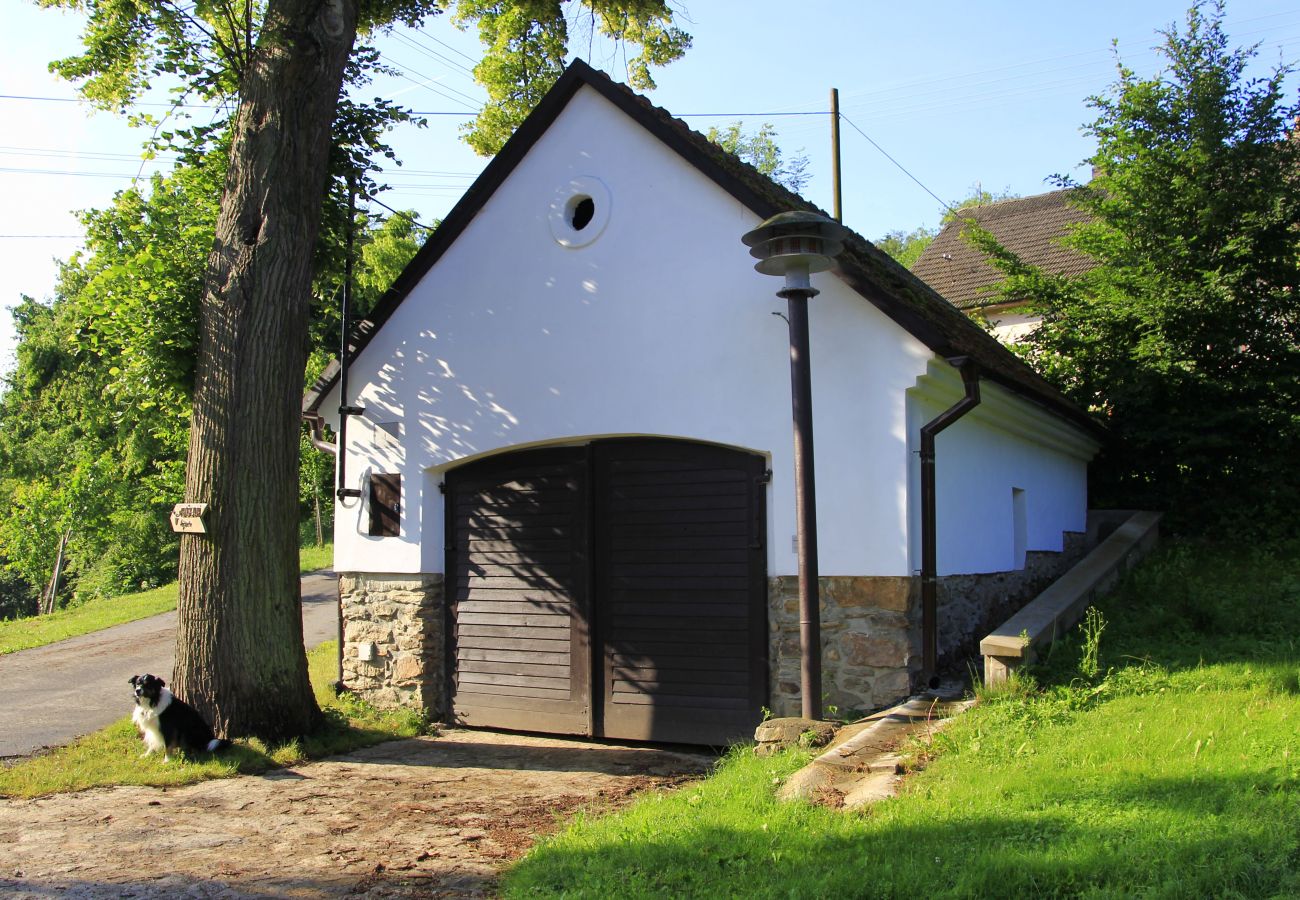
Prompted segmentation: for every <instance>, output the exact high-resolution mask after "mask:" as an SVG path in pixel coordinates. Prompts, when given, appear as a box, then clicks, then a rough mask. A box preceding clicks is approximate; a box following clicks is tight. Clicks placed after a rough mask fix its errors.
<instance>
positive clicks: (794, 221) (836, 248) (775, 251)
mask: <svg viewBox="0 0 1300 900" xmlns="http://www.w3.org/2000/svg"><path fill="white" fill-rule="evenodd" d="M844 233H845V229H844V227H843V226H842V225H840V224H839V223H838V222H835V221H833V220H831V219H828V218H826V217H825V216H821V215H817V214H816V213H810V212H786V213H780V214H779V215H775V216H773V217H772V218H770V219H768V220H767V221H766V222H764V223H763V224H761V225H759V226H758V227H757V228H755V229H754V230H753V231H751V232H749V233H748V234H746V235H745V236H744V237H742V238H741V240H742V241H744V243H745V245H746V246H748V247H749V248H750V251H749V253H750V255H751V256H753V257H755V258H757V259H758V262H757V263H755V265H754V268H755V269H756V270H758V271H759V272H761V273H763V274H764V275H782V276H784V277H785V286H784V287H783V288H782V289H781V290H779V291H777V292H776V295H777V296H778V297H784V298H785V299H786V302H787V303H788V305H789V311H790V317H789V320H788V321H789V324H790V399H791V408H792V413H793V419H794V490H795V528H796V534H797V536H798V548H799V653H800V665H799V675H800V678H799V681H800V685H799V688H800V692H801V694H802V698H801V699H802V702H803V717H804V718H805V719H814V720H817V719H820V718H821V717H822V693H821V681H822V674H821V670H822V655H821V611H820V608H819V604H818V588H817V487H816V483H815V480H814V472H813V469H814V465H813V415H812V367H811V365H810V359H809V355H808V300H809V299H810V298H812V297H815V296H817V294H818V293H819V292H818V290H817V289H816V288H815V287H813V286H812V282H811V280H810V279H809V276H810V275H811V274H812V273H813V272H824V271H826V270H827V269H829V268H830V267H831V266H832V265H834V257H835V256H836V255H837V254H839V252H840V251H841V250H842V249H844V244H843V238H844Z"/></svg>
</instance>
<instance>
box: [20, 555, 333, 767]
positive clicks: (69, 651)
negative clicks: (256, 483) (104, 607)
mask: <svg viewBox="0 0 1300 900" xmlns="http://www.w3.org/2000/svg"><path fill="white" fill-rule="evenodd" d="M337 583H338V581H337V577H336V576H335V575H334V574H333V573H332V572H316V573H313V574H311V575H304V576H303V579H302V628H303V642H304V643H305V644H306V645H307V648H308V649H311V648H312V647H315V646H316V645H317V644H320V643H322V642H324V641H328V640H333V638H334V636H335V634H336V633H337V631H336V629H337V627H338V626H337V621H338V620H337V616H338V589H337V587H336V585H337ZM175 634H176V613H175V612H169V613H163V614H162V615H160V616H152V617H150V618H148V619H139V620H137V621H135V622H127V623H126V624H125V625H115V626H114V627H112V628H106V629H104V630H103V631H97V632H95V633H94V634H83V635H82V636H81V637H75V638H69V639H68V640H66V641H60V642H59V643H57V644H47V645H46V646H44V647H35V648H33V649H31V650H22V651H20V652H18V653H8V654H5V655H3V656H0V760H3V759H6V758H12V757H21V756H28V755H30V754H32V753H34V752H36V751H37V750H40V749H42V748H45V747H57V746H60V745H62V744H66V743H68V742H69V741H71V740H72V739H74V738H77V737H80V736H81V735H83V734H88V733H90V732H92V731H98V730H99V729H100V728H103V727H104V726H105V725H108V724H110V723H112V722H115V721H117V720H118V719H120V718H121V717H122V716H124V715H126V714H127V713H129V712H130V711H131V689H130V687H129V686H128V685H127V683H126V682H127V679H128V678H130V677H131V676H132V675H136V674H139V673H141V672H153V673H154V674H156V675H162V676H163V678H165V679H167V680H170V679H171V673H172V662H173V656H174V653H175Z"/></svg>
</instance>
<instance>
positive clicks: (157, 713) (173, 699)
mask: <svg viewBox="0 0 1300 900" xmlns="http://www.w3.org/2000/svg"><path fill="white" fill-rule="evenodd" d="M128 684H130V685H131V686H132V687H133V688H135V712H133V713H132V714H131V721H132V722H134V723H135V727H136V728H138V729H140V737H141V738H143V739H144V748H145V749H144V753H143V754H141V758H143V757H145V756H148V755H149V754H151V753H155V752H157V751H159V750H161V751H162V753H163V762H169V761H170V760H171V751H173V750H185V751H191V750H206V751H207V752H209V753H215V752H216V751H217V750H220V749H222V748H223V747H228V746H230V741H224V740H221V739H220V738H218V737H216V736H215V735H213V733H212V728H211V727H209V725H208V723H207V722H205V721H203V717H202V716H200V715H199V714H198V711H197V710H195V709H194V707H192V706H190V705H189V704H188V703H186V702H185V701H184V700H181V699H180V698H178V697H177V696H176V695H175V694H173V693H172V692H171V691H169V690H168V689H167V682H165V681H163V680H162V679H161V678H159V677H158V676H157V675H132V676H131V680H130V681H129V682H128Z"/></svg>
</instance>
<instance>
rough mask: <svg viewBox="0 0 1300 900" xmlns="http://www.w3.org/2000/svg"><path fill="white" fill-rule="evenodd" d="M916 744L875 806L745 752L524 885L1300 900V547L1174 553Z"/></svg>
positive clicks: (785, 762) (739, 892) (651, 802)
mask: <svg viewBox="0 0 1300 900" xmlns="http://www.w3.org/2000/svg"><path fill="white" fill-rule="evenodd" d="M1100 608H1101V611H1102V613H1103V615H1104V617H1105V619H1106V620H1107V623H1106V624H1105V626H1104V629H1103V630H1102V631H1101V632H1100V635H1099V638H1098V639H1096V640H1094V641H1092V642H1091V646H1092V647H1093V648H1095V649H1096V650H1098V652H1099V665H1098V667H1097V668H1095V669H1094V668H1093V667H1092V666H1090V665H1089V663H1090V660H1089V659H1088V658H1087V655H1086V654H1085V653H1084V650H1085V645H1086V644H1087V643H1088V642H1087V641H1085V640H1084V639H1083V638H1082V637H1081V636H1075V637H1072V638H1071V639H1069V640H1066V641H1063V642H1060V643H1058V644H1057V646H1056V648H1055V649H1054V651H1053V653H1052V654H1051V657H1050V658H1049V659H1048V660H1047V661H1046V662H1045V664H1044V665H1043V666H1041V667H1039V668H1038V669H1037V670H1036V671H1034V672H1032V673H1031V674H1030V676H1029V677H1028V678H1025V679H1022V680H1020V681H1018V682H1016V683H1013V684H1012V685H1011V686H1010V687H1008V688H1007V689H1004V690H1000V691H998V692H995V693H990V694H988V695H986V696H984V697H982V702H981V704H980V705H979V706H977V707H976V708H975V709H973V710H972V711H971V712H969V713H967V714H965V715H963V716H962V717H960V718H959V719H958V720H957V721H956V722H954V723H953V724H952V725H951V726H950V728H949V729H948V730H947V731H944V732H941V733H940V734H939V735H938V736H937V737H936V739H935V742H934V744H933V746H932V748H931V749H929V750H922V749H921V748H919V747H918V748H915V752H916V753H917V754H918V758H919V759H920V760H921V761H924V762H925V763H926V765H925V767H924V769H923V770H922V771H919V772H915V773H913V775H912V776H911V777H909V778H908V779H907V781H906V782H905V788H904V791H903V793H902V795H901V796H899V797H897V798H895V799H893V800H890V801H886V802H884V803H881V804H879V805H877V806H876V807H874V808H872V809H870V810H868V811H865V812H860V813H841V812H835V811H831V810H827V809H824V808H821V807H815V806H810V805H807V804H802V803H795V804H779V803H776V802H775V801H774V800H773V792H774V790H775V788H776V787H777V786H778V785H779V784H780V782H781V781H782V779H784V778H785V777H787V776H788V775H789V774H790V773H791V772H793V771H794V770H795V769H797V768H798V767H799V766H800V765H802V764H803V763H804V762H805V761H806V759H807V755H806V754H802V753H791V754H787V755H785V756H781V757H776V758H773V759H759V758H756V757H755V756H753V754H752V753H750V752H748V751H747V750H744V749H740V750H736V751H733V753H732V754H731V755H730V756H729V757H727V758H726V759H725V760H724V761H723V763H722V764H721V765H720V766H719V769H718V771H717V772H716V773H715V774H714V775H713V776H712V777H711V778H709V779H708V780H707V781H705V782H702V783H700V784H699V785H697V786H694V787H691V788H689V789H686V790H684V791H681V792H678V793H675V794H654V795H648V796H646V797H644V798H642V799H641V800H640V801H638V802H637V803H636V804H634V805H633V806H632V807H630V808H629V809H627V810H625V811H623V812H621V813H618V814H615V815H613V816H610V817H607V818H602V819H594V820H587V819H581V818H580V819H578V820H576V821H574V822H573V823H571V824H570V825H569V826H568V827H567V828H566V829H565V830H563V831H562V832H560V833H558V834H557V835H555V836H553V837H551V838H549V839H547V840H544V841H543V842H542V843H541V844H539V845H538V846H537V847H536V848H535V849H534V850H533V851H532V852H530V853H529V855H528V856H526V857H525V858H524V859H523V860H522V861H521V862H519V863H518V864H516V865H515V866H514V867H513V868H512V869H511V870H510V871H509V872H508V873H507V877H506V881H505V891H506V894H507V896H514V897H519V896H538V895H540V896H567V897H604V896H618V897H742V896H743V897H826V896H837V895H838V896H852V897H908V898H911V897H927V898H929V897H990V896H1025V897H1063V896H1070V897H1075V896H1081V897H1117V896H1123V897H1131V896H1139V897H1187V898H1192V897H1196V898H1200V897H1295V896H1300V636H1298V635H1297V623H1300V542H1292V543H1291V544H1290V545H1289V546H1287V547H1285V548H1282V549H1278V550H1275V551H1272V552H1259V551H1256V552H1248V551H1243V550H1238V549H1233V548H1227V547H1224V546H1217V547H1216V546H1205V545H1197V546H1190V545H1177V544H1175V545H1171V546H1168V547H1166V548H1164V549H1163V550H1162V551H1160V552H1159V553H1158V554H1157V555H1156V556H1155V557H1154V558H1152V559H1151V560H1150V561H1149V562H1148V563H1147V564H1146V565H1145V566H1143V567H1142V568H1141V569H1140V570H1139V571H1138V572H1137V573H1135V574H1134V576H1133V577H1131V578H1129V579H1128V581H1127V582H1126V583H1125V584H1124V586H1123V587H1122V588H1121V589H1120V590H1119V591H1117V592H1116V593H1115V594H1114V595H1112V596H1111V597H1109V598H1107V599H1106V600H1105V601H1104V602H1103V603H1102V604H1100Z"/></svg>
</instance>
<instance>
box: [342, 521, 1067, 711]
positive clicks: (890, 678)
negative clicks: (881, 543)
mask: <svg viewBox="0 0 1300 900" xmlns="http://www.w3.org/2000/svg"><path fill="white" fill-rule="evenodd" d="M1087 543H1089V542H1088V541H1085V539H1084V535H1082V534H1067V535H1066V540H1065V549H1064V551H1063V552H1061V553H1030V554H1028V555H1027V558H1026V561H1025V568H1023V569H1021V570H1019V571H1015V572H996V573H993V574H989V575H949V576H945V577H943V578H940V579H939V585H938V603H939V665H940V668H944V667H945V666H947V667H960V666H962V665H965V661H966V660H967V659H968V658H973V655H974V651H975V645H976V643H977V642H978V640H979V638H980V637H982V636H983V635H984V634H986V633H988V632H989V630H990V629H991V628H993V627H994V626H995V625H997V624H999V623H1000V622H1002V621H1003V620H1005V619H1006V618H1007V617H1008V616H1009V615H1010V614H1011V613H1012V612H1014V611H1016V610H1018V609H1019V608H1020V607H1021V606H1023V605H1024V604H1025V603H1027V602H1028V601H1029V600H1031V599H1033V597H1034V596H1035V595H1036V594H1037V593H1038V592H1039V591H1040V590H1042V588H1044V587H1045V586H1046V585H1047V584H1049V583H1050V582H1051V581H1052V580H1053V579H1055V578H1056V577H1058V576H1059V575H1060V574H1061V573H1062V572H1064V571H1065V569H1066V568H1068V567H1069V566H1070V565H1073V563H1074V562H1075V561H1077V560H1078V559H1079V558H1080V557H1081V556H1082V555H1083V553H1084V551H1085V550H1086V549H1087V547H1086V544H1087ZM820 585H821V617H822V618H821V631H822V679H823V682H822V685H823V686H822V690H823V696H824V705H825V706H826V707H828V708H830V707H833V708H835V714H837V715H839V716H852V715H855V714H864V713H867V712H870V711H872V710H876V709H881V708H883V707H885V706H888V705H890V704H892V703H894V702H896V701H898V700H900V699H902V698H903V697H906V696H907V695H908V694H910V693H911V692H912V690H913V688H914V687H916V685H915V680H916V677H917V675H918V674H919V672H920V668H921V580H920V578H919V577H916V576H910V577H909V576H855V575H832V576H827V577H823V578H822V579H821V580H820ZM339 586H340V590H341V592H342V598H343V616H344V631H343V674H344V683H345V684H346V685H347V687H348V688H349V689H351V690H353V691H356V692H357V693H358V694H360V695H361V696H362V697H364V698H365V699H366V700H368V701H370V702H371V703H374V704H375V705H377V706H385V707H396V706H402V707H408V708H413V709H418V710H421V711H422V712H423V713H424V714H425V715H427V716H428V717H429V718H430V719H434V720H436V719H440V718H442V717H443V715H444V714H445V712H446V710H445V709H443V706H444V703H445V697H446V670H445V665H446V663H445V655H446V649H445V648H446V641H445V635H444V627H445V625H444V623H445V621H446V619H445V614H444V591H443V579H442V575H438V574H425V575H374V574H356V573H349V574H343V575H341V576H340V578H339ZM768 628H769V636H770V640H769V647H768V652H769V663H770V682H771V683H770V688H771V690H770V695H771V699H770V706H771V710H772V713H773V715H775V716H797V715H798V714H799V712H800V702H799V700H800V698H799V580H798V578H796V577H795V576H792V575H781V576H777V577H775V578H770V579H769V580H768ZM828 713H829V709H828Z"/></svg>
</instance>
